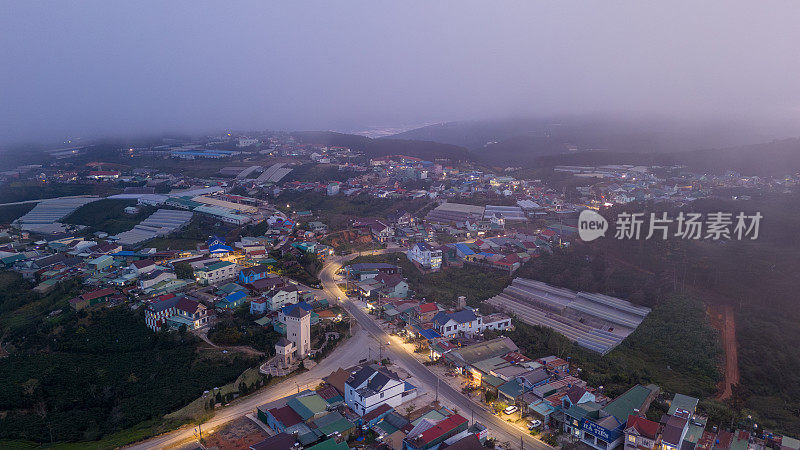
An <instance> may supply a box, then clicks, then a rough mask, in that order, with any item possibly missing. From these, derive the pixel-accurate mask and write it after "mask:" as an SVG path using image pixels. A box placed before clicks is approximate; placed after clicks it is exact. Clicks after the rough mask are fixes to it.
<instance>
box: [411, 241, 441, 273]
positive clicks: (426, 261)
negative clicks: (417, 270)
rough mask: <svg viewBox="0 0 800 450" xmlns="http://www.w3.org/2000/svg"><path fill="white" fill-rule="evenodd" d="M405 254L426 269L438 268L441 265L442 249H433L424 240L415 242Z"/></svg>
mask: <svg viewBox="0 0 800 450" xmlns="http://www.w3.org/2000/svg"><path fill="white" fill-rule="evenodd" d="M406 256H408V259H409V260H411V261H413V262H415V263H417V264H419V265H420V266H422V267H424V268H426V269H431V270H439V268H440V267H442V251H441V250H436V249H434V248H433V247H431V246H430V245H429V244H427V243H425V242H417V243H416V244H414V245H412V246H411V248H410V249H408V251H407V252H406Z"/></svg>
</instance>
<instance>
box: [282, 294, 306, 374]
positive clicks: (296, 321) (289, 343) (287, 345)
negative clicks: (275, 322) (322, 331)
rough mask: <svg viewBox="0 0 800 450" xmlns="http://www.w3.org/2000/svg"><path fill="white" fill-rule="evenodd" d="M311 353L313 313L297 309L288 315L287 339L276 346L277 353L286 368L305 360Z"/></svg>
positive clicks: (283, 339)
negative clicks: (298, 360)
mask: <svg viewBox="0 0 800 450" xmlns="http://www.w3.org/2000/svg"><path fill="white" fill-rule="evenodd" d="M310 352H311V311H306V310H305V309H303V308H295V309H293V310H292V312H290V313H289V314H287V315H286V337H285V338H281V339H280V340H279V341H278V342H277V343H276V344H275V353H276V354H277V355H278V356H280V357H281V358H282V362H283V364H284V366H288V365H289V364H291V363H292V361H294V360H297V359H303V358H305V357H306V356H307V355H308V354H309V353H310Z"/></svg>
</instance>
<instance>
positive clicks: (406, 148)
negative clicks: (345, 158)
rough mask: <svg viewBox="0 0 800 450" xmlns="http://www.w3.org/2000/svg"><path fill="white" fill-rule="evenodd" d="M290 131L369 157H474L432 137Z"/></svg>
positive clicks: (320, 142)
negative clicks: (418, 137)
mask: <svg viewBox="0 0 800 450" xmlns="http://www.w3.org/2000/svg"><path fill="white" fill-rule="evenodd" d="M290 134H291V136H293V137H294V138H295V139H298V140H300V141H301V142H306V143H312V144H322V145H330V146H340V147H348V148H351V149H353V150H358V151H361V152H363V153H364V154H365V155H367V156H369V157H379V156H388V155H406V156H413V157H415V158H423V159H427V160H434V159H437V158H446V159H451V160H455V161H470V160H475V159H476V157H475V155H473V154H472V153H470V151H469V150H468V149H466V148H464V147H460V146H458V145H453V144H447V143H440V142H433V141H422V140H402V139H391V138H381V139H372V138H368V137H366V136H359V135H355V134H344V133H336V132H333V131H296V132H293V133H290Z"/></svg>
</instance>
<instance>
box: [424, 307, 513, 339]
mask: <svg viewBox="0 0 800 450" xmlns="http://www.w3.org/2000/svg"><path fill="white" fill-rule="evenodd" d="M433 327H434V328H435V329H436V331H437V332H438V333H439V334H441V335H442V336H444V337H453V336H473V335H475V334H479V333H483V332H484V331H486V330H507V329H509V328H511V318H510V317H508V316H506V315H505V314H490V315H488V316H480V315H477V314H475V311H473V310H471V309H462V310H461V311H456V312H446V311H442V312H440V313H438V314H436V315H435V316H434V317H433Z"/></svg>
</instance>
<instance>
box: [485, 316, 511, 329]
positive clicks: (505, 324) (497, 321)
mask: <svg viewBox="0 0 800 450" xmlns="http://www.w3.org/2000/svg"><path fill="white" fill-rule="evenodd" d="M478 328H479V329H480V330H481V333H483V332H484V331H486V330H508V329H510V328H511V318H510V317H508V316H507V315H505V314H489V315H488V316H481V317H478Z"/></svg>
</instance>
